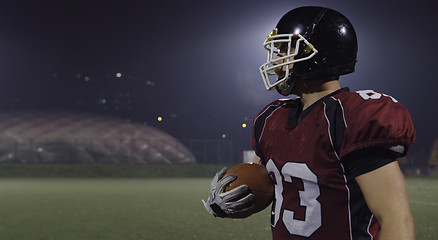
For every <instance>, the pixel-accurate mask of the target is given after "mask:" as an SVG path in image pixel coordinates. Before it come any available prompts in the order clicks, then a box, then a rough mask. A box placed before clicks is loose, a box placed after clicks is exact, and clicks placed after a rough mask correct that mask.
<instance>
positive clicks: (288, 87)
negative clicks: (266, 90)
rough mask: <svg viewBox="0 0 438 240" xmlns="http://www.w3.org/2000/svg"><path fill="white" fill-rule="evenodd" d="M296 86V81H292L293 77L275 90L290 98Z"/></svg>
mask: <svg viewBox="0 0 438 240" xmlns="http://www.w3.org/2000/svg"><path fill="white" fill-rule="evenodd" d="M294 86H295V81H293V80H292V79H291V76H289V77H288V78H287V80H286V81H284V82H282V83H280V84H278V85H277V86H276V87H275V89H277V92H278V93H280V94H281V95H283V96H288V95H290V94H291V93H292V89H293V88H294Z"/></svg>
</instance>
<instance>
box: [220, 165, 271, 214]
mask: <svg viewBox="0 0 438 240" xmlns="http://www.w3.org/2000/svg"><path fill="white" fill-rule="evenodd" d="M229 174H234V175H236V176H237V179H236V180H234V181H233V182H231V183H230V184H229V185H228V186H227V187H226V188H225V191H229V190H231V189H233V188H235V187H238V186H240V185H242V184H244V185H247V186H248V187H249V189H250V190H251V192H252V194H254V208H252V209H251V210H248V211H247V212H244V213H240V214H233V215H232V216H229V217H230V218H245V217H248V216H250V215H252V214H254V213H257V212H260V211H262V210H263V209H265V208H266V207H268V206H269V204H271V202H272V200H273V199H274V183H273V182H272V179H271V176H270V175H269V173H268V171H267V170H266V168H265V167H264V166H262V165H259V164H251V163H241V164H238V165H235V166H233V167H232V168H230V169H228V170H227V171H226V173H225V175H224V176H227V175H229Z"/></svg>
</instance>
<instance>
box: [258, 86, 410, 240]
mask: <svg viewBox="0 0 438 240" xmlns="http://www.w3.org/2000/svg"><path fill="white" fill-rule="evenodd" d="M301 108H302V107H301V101H300V99H289V100H277V101H275V102H273V103H271V104H269V105H268V106H266V107H265V108H264V109H263V111H262V112H261V113H259V114H258V115H257V117H256V118H255V119H254V124H253V133H254V135H253V139H252V141H251V144H252V146H253V148H254V150H255V151H256V154H257V155H258V156H259V157H260V158H261V161H262V163H263V164H264V165H265V166H266V168H267V169H268V171H269V172H270V173H271V175H272V176H273V179H274V181H275V201H274V203H273V205H272V216H271V225H272V234H273V239H274V240H288V239H294V240H297V239H307V240H309V239H315V240H316V239H318V240H320V239H324V240H329V239H333V240H344V239H354V240H362V239H378V236H379V232H380V226H379V223H378V222H377V220H376V219H375V218H374V216H373V215H372V213H371V212H370V210H369V209H368V207H367V205H366V203H365V200H364V198H363V195H362V192H361V190H360V188H359V186H358V185H357V183H356V181H355V180H354V177H352V176H350V175H349V174H348V173H347V172H346V170H345V167H344V162H343V161H344V159H345V156H348V154H350V153H353V152H355V151H358V150H363V149H368V148H373V147H382V148H386V149H393V151H394V152H397V153H399V156H403V155H406V154H407V151H408V149H409V147H410V146H411V144H412V143H413V141H414V139H415V130H414V127H413V124H412V120H411V117H410V115H409V113H408V111H407V110H406V108H404V107H403V106H402V105H401V104H400V103H398V102H397V100H395V99H394V98H392V97H391V96H388V95H385V94H382V93H379V92H376V91H372V90H365V91H358V92H349V91H348V89H346V88H345V89H340V90H339V91H337V92H335V93H333V94H331V95H329V96H326V97H324V98H323V99H321V100H319V101H318V102H316V103H315V104H313V105H312V106H311V107H309V108H307V109H305V110H304V111H301Z"/></svg>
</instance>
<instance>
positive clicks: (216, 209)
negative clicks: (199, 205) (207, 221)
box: [202, 167, 254, 218]
mask: <svg viewBox="0 0 438 240" xmlns="http://www.w3.org/2000/svg"><path fill="white" fill-rule="evenodd" d="M226 170H227V168H226V167H224V168H222V170H220V171H219V172H217V173H216V175H215V176H214V178H213V180H212V181H211V188H210V196H209V197H208V199H207V202H205V201H204V200H202V202H203V203H204V206H205V208H206V209H207V211H208V212H209V213H210V214H211V215H213V216H215V217H221V218H224V217H228V216H230V217H232V215H233V214H238V213H241V212H245V211H248V210H249V209H251V208H253V207H254V195H253V194H252V193H251V190H250V189H249V188H248V186H246V185H240V186H238V187H236V188H233V189H232V190H230V191H227V192H225V191H224V190H225V187H226V186H227V185H228V184H230V183H231V182H232V181H234V180H236V179H237V176H236V175H233V174H230V175H227V176H225V177H224V178H222V177H223V176H224V174H225V172H226Z"/></svg>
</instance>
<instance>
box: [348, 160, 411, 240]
mask: <svg viewBox="0 0 438 240" xmlns="http://www.w3.org/2000/svg"><path fill="white" fill-rule="evenodd" d="M356 181H357V183H358V184H359V186H360V188H361V190H362V192H363V195H364V197H365V201H366V202H367V205H368V207H369V209H370V210H371V212H372V213H373V214H374V215H375V216H376V218H377V220H378V221H379V223H380V225H381V233H380V240H388V239H397V240H412V239H415V233H414V223H413V217H412V213H411V209H410V205H409V200H408V195H407V190H406V183H405V179H404V176H403V173H402V172H401V170H400V167H399V165H398V162H397V161H393V162H391V163H388V164H386V165H384V166H383V167H380V168H377V169H375V170H373V171H370V172H368V173H365V174H362V175H360V176H357V177H356Z"/></svg>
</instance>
